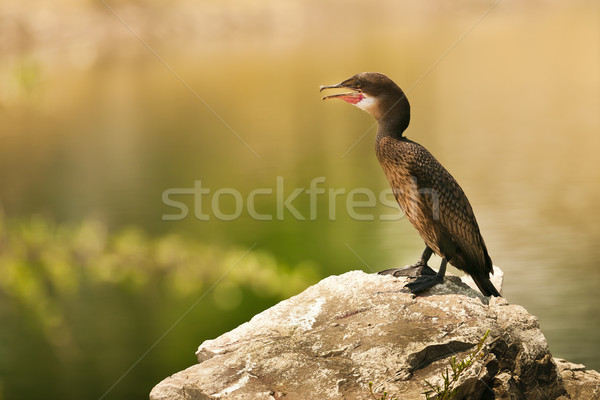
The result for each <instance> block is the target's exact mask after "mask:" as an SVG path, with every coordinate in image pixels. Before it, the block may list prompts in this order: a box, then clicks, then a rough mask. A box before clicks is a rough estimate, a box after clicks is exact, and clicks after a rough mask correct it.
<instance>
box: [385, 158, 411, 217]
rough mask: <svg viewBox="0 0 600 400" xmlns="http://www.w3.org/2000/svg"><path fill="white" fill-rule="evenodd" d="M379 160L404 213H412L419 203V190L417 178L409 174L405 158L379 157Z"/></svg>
mask: <svg viewBox="0 0 600 400" xmlns="http://www.w3.org/2000/svg"><path fill="white" fill-rule="evenodd" d="M378 155H379V154H378ZM379 162H380V164H381V167H382V168H383V172H384V173H385V176H386V177H387V180H388V182H389V183H390V186H391V188H392V192H393V193H394V197H396V200H397V201H398V204H399V205H400V207H401V208H402V210H403V211H404V213H406V214H410V213H414V212H415V211H416V209H417V208H418V205H419V203H420V192H419V186H418V182H417V178H416V177H415V176H413V175H412V174H411V172H410V168H409V165H408V163H407V162H406V160H403V159H402V158H401V157H379Z"/></svg>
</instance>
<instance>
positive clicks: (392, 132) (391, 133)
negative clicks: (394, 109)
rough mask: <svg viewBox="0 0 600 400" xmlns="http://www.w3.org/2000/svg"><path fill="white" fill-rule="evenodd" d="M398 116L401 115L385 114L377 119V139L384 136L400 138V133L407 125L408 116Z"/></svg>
mask: <svg viewBox="0 0 600 400" xmlns="http://www.w3.org/2000/svg"><path fill="white" fill-rule="evenodd" d="M400 117H401V116H398V117H396V118H393V116H386V117H384V118H381V119H379V120H378V121H377V122H379V126H378V128H377V141H379V140H380V139H381V138H384V137H391V138H394V139H402V134H403V133H404V131H405V130H406V128H407V127H408V122H409V119H410V117H408V116H407V117H404V118H400Z"/></svg>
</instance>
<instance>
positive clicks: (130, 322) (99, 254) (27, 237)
mask: <svg viewBox="0 0 600 400" xmlns="http://www.w3.org/2000/svg"><path fill="white" fill-rule="evenodd" d="M318 279H319V275H318V273H317V267H316V265H314V264H313V263H308V262H305V263H301V264H298V265H294V266H289V265H284V264H282V263H280V262H278V260H276V259H275V258H274V257H273V256H271V255H270V254H268V253H266V252H263V251H257V250H255V249H252V250H250V246H248V247H247V248H235V249H226V248H221V247H217V246H209V245H206V244H203V243H198V242H195V241H193V240H187V239H183V238H182V237H180V236H177V235H167V236H164V237H160V238H157V239H151V238H148V237H147V236H146V235H145V234H144V233H143V232H142V231H140V230H137V229H126V230H123V231H121V232H118V233H115V234H111V233H109V232H108V230H107V228H106V226H104V225H103V224H102V223H100V222H97V221H86V222H83V223H81V224H77V225H54V224H52V223H50V222H48V221H47V220H44V219H41V218H33V219H31V220H29V221H27V222H13V221H5V220H3V219H2V218H0V325H2V326H3V327H5V328H4V329H3V330H1V331H0V354H2V360H0V398H5V397H6V398H11V397H15V396H16V397H19V396H18V393H20V392H22V391H24V390H25V391H27V393H30V394H31V393H33V392H34V391H35V390H39V393H38V394H40V395H41V394H45V395H47V397H48V398H100V396H102V395H103V393H105V392H106V390H108V389H109V388H110V387H111V385H112V384H114V383H115V382H116V381H117V379H119V378H120V377H121V376H122V374H123V373H124V372H125V371H127V369H128V368H129V367H130V366H132V365H133V363H134V362H136V360H137V359H138V358H140V356H142V355H143V354H144V353H145V352H147V351H148V350H149V349H153V351H152V352H151V353H149V354H148V355H146V356H145V357H143V359H142V361H141V362H140V364H139V365H138V366H136V368H135V369H134V370H133V371H132V372H131V374H129V375H128V376H126V377H125V382H123V383H121V384H120V385H118V386H117V387H115V389H113V391H112V392H111V396H110V398H120V397H123V398H125V397H127V395H128V393H129V394H131V392H127V391H128V390H131V388H132V387H135V388H136V389H135V392H134V393H136V394H145V395H147V393H148V392H149V391H150V389H151V387H152V385H154V384H156V383H157V382H158V381H160V379H162V378H164V377H165V376H167V375H168V374H169V373H172V372H175V371H176V370H178V369H182V368H185V367H187V366H189V365H190V364H192V363H193V362H194V357H193V349H194V347H195V346H197V345H198V344H200V343H201V342H202V341H203V340H206V339H209V338H213V337H215V336H218V335H219V334H221V333H223V332H225V331H227V330H229V329H232V328H233V327H235V326H237V325H238V324H240V323H241V322H244V321H245V320H247V319H248V318H249V316H251V315H254V314H255V313H257V312H260V311H262V310H263V309H265V308H267V307H269V306H270V305H272V304H274V303H276V302H277V301H279V300H281V299H284V298H287V297H289V296H291V295H293V294H296V293H298V292H300V291H301V290H303V289H304V288H306V287H307V286H308V285H310V284H312V283H314V282H316V281H317V280H318ZM188 311H189V313H188ZM183 316H185V318H181V317H183ZM6 327H10V329H6ZM166 332H168V333H169V334H168V335H166V336H164V338H163V335H164V334H165V333H166ZM159 338H160V339H161V340H159ZM157 341H158V342H157ZM155 346H156V348H155ZM14 374H17V375H18V376H23V377H24V379H23V380H22V381H19V380H17V379H12V380H8V379H6V380H5V379H4V378H3V377H6V376H11V375H12V376H14ZM32 374H35V375H36V382H37V384H36V387H37V388H38V389H35V388H33V387H31V385H30V382H29V381H28V380H27V379H25V378H26V377H27V376H30V375H32ZM37 377H39V380H38V378H37ZM132 380H133V381H132ZM82 382H84V383H85V384H81V383H82ZM75 383H78V384H75ZM74 391H75V392H74ZM133 397H136V396H133Z"/></svg>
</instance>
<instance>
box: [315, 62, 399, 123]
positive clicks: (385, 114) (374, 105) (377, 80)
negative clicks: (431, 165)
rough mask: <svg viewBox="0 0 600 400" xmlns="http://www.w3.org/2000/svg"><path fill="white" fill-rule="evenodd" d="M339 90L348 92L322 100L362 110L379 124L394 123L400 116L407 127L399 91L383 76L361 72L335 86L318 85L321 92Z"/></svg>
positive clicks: (377, 73) (392, 82)
mask: <svg viewBox="0 0 600 400" xmlns="http://www.w3.org/2000/svg"><path fill="white" fill-rule="evenodd" d="M340 88H343V89H350V90H351V91H350V92H344V93H338V94H332V95H328V96H325V97H323V100H327V99H342V100H344V101H347V102H348V103H350V104H353V105H355V106H356V107H358V108H360V109H362V110H365V111H366V112H368V113H369V114H371V115H372V116H373V117H374V118H375V119H377V120H378V121H380V122H381V120H382V119H384V118H387V119H390V120H395V119H398V118H400V117H401V119H402V120H404V121H406V126H408V120H409V119H410V104H409V103H408V100H407V99H406V96H405V95H404V92H403V91H402V89H400V87H398V85H396V84H395V83H394V81H392V80H391V79H390V78H388V77H387V76H385V75H384V74H382V73H379V72H361V73H359V74H356V75H354V76H352V77H350V78H348V79H346V80H345V81H343V82H341V83H338V84H337V85H329V86H321V91H323V90H325V89H340ZM406 126H404V129H406Z"/></svg>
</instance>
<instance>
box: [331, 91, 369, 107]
mask: <svg viewBox="0 0 600 400" xmlns="http://www.w3.org/2000/svg"><path fill="white" fill-rule="evenodd" d="M336 97H337V98H338V99H342V100H344V101H347V102H348V103H350V104H356V103H358V102H359V101H361V100H362V99H364V98H365V97H364V96H363V95H362V93H348V94H342V95H340V96H336Z"/></svg>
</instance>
